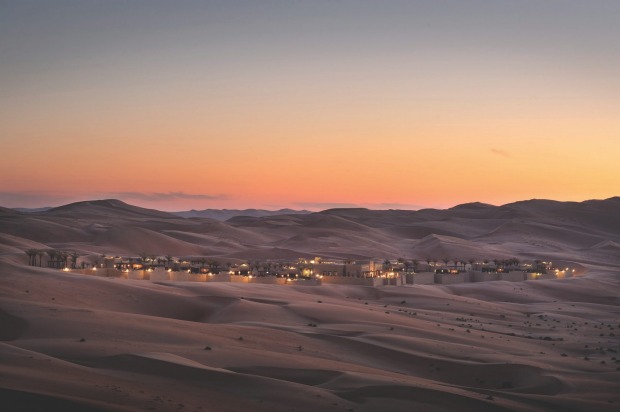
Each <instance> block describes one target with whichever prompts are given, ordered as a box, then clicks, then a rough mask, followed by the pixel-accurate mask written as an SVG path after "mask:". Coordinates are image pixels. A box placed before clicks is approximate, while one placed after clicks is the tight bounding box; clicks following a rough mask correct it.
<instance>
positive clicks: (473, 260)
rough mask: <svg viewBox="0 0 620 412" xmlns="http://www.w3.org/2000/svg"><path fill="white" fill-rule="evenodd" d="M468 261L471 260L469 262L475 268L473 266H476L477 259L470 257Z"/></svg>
mask: <svg viewBox="0 0 620 412" xmlns="http://www.w3.org/2000/svg"><path fill="white" fill-rule="evenodd" d="M468 262H469V264H470V265H471V268H472V269H473V268H474V263H476V259H474V258H470V259H469V260H468Z"/></svg>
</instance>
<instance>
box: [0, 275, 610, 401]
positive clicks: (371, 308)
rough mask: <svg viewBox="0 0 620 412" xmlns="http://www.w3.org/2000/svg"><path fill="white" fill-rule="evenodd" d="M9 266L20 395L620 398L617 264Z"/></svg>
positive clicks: (12, 370) (3, 377) (13, 360)
mask: <svg viewBox="0 0 620 412" xmlns="http://www.w3.org/2000/svg"><path fill="white" fill-rule="evenodd" d="M0 275H1V276H2V283H1V288H0V339H1V340H2V343H1V344H0V359H1V365H2V366H1V371H2V373H1V374H0V388H2V389H1V390H0V397H1V399H2V400H3V404H4V405H13V406H12V407H14V408H15V409H13V410H18V408H17V406H19V407H22V408H25V410H49V409H48V408H49V405H50V404H53V405H59V407H60V408H62V409H64V410H128V411H129V410H144V409H150V408H155V409H154V410H196V411H199V410H204V411H211V410H214V411H220V410H221V411H226V410H233V411H235V410H265V411H267V410H298V411H303V410H316V408H322V409H324V410H356V411H373V410H379V409H382V410H403V411H404V410H407V411H409V410H414V409H415V408H416V407H419V408H421V410H437V411H444V410H446V411H447V410H472V411H474V410H489V411H494V410H498V411H501V410H522V411H526V410H540V411H546V410H563V411H564V410H566V411H586V410H598V411H605V410H609V411H612V410H617V407H618V404H620V396H619V395H618V394H617V392H618V389H619V382H620V372H619V371H618V370H617V369H618V366H619V365H620V364H617V363H616V362H615V360H616V359H615V358H616V357H618V358H620V338H619V337H616V336H614V335H615V333H614V332H618V328H620V324H618V319H619V318H620V316H619V312H620V308H619V304H620V300H619V299H618V293H619V292H620V287H619V284H618V280H617V273H590V274H589V275H588V277H585V278H576V279H566V280H558V281H535V282H524V283H519V284H514V283H506V282H494V283H487V284H467V285H455V286H450V287H439V286H418V287H406V288H402V287H401V288H383V289H376V288H366V287H353V286H322V287H302V286H297V287H290V286H271V285H253V284H250V285H247V284H228V283H220V284H216V283H211V284H197V283H183V282H180V283H165V284H153V283H150V282H144V281H131V280H122V279H106V278H98V277H86V276H80V275H73V274H65V273H62V272H58V271H52V270H47V269H39V268H23V267H20V266H17V265H15V264H10V263H4V264H2V266H1V269H0ZM584 357H587V358H588V360H585V359H584ZM181 405H182V406H181Z"/></svg>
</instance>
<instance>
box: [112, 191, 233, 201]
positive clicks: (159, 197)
mask: <svg viewBox="0 0 620 412" xmlns="http://www.w3.org/2000/svg"><path fill="white" fill-rule="evenodd" d="M105 195H106V196H107V197H113V198H121V199H137V200H145V201H150V202H163V201H169V200H178V199H190V200H218V199H225V198H226V196H225V195H211V194H204V193H197V194H195V193H185V192H166V193H163V192H153V193H145V192H118V193H106V194H105Z"/></svg>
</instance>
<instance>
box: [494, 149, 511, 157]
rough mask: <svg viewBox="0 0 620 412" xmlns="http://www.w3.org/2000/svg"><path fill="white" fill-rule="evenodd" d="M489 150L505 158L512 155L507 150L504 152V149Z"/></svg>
mask: <svg viewBox="0 0 620 412" xmlns="http://www.w3.org/2000/svg"><path fill="white" fill-rule="evenodd" d="M490 150H491V153H493V154H494V155H496V156H501V157H505V158H507V159H512V156H511V155H510V153H508V152H505V151H503V150H499V149H490Z"/></svg>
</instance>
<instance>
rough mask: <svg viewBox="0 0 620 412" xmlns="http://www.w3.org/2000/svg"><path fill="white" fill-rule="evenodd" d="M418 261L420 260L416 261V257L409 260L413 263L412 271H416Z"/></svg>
mask: <svg viewBox="0 0 620 412" xmlns="http://www.w3.org/2000/svg"><path fill="white" fill-rule="evenodd" d="M419 263H420V262H418V259H413V260H412V261H411V264H412V265H413V271H414V272H417V271H418V264H419Z"/></svg>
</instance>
